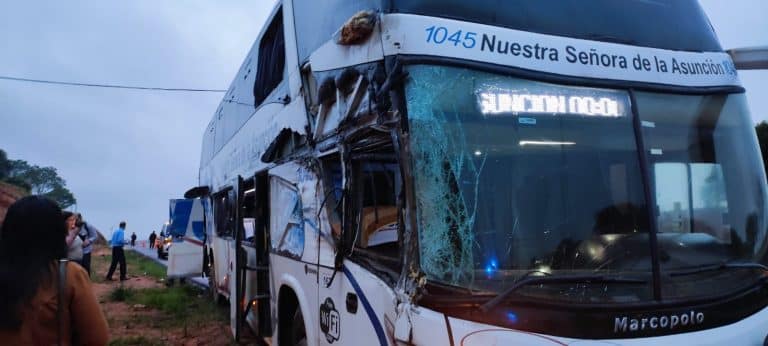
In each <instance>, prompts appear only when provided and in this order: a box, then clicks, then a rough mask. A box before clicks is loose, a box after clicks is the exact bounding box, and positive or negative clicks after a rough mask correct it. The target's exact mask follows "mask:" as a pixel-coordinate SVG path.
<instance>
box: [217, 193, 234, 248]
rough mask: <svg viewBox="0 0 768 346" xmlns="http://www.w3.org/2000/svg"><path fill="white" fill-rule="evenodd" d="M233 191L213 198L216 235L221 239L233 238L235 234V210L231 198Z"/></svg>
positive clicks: (218, 194)
mask: <svg viewBox="0 0 768 346" xmlns="http://www.w3.org/2000/svg"><path fill="white" fill-rule="evenodd" d="M232 191H233V190H231V189H230V190H228V191H226V192H220V193H217V194H216V195H214V197H213V214H214V222H215V226H216V235H218V236H219V237H231V236H232V234H233V233H234V228H233V225H234V223H233V221H234V209H233V208H232V203H233V202H234V199H233V198H232V196H231V192H232Z"/></svg>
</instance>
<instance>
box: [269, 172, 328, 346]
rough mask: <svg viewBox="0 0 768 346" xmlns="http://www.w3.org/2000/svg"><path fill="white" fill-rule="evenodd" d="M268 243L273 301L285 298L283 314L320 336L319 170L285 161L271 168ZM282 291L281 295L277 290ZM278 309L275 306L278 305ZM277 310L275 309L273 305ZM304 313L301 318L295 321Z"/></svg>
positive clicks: (312, 335)
mask: <svg viewBox="0 0 768 346" xmlns="http://www.w3.org/2000/svg"><path fill="white" fill-rule="evenodd" d="M269 175H270V176H269V233H270V234H269V243H270V251H271V256H270V275H271V277H272V283H273V287H272V295H273V296H274V298H275V299H272V302H273V303H276V302H278V300H281V299H284V298H286V297H287V296H288V295H291V294H293V295H295V300H294V299H293V298H287V299H286V300H290V301H291V302H292V303H291V304H287V305H292V306H291V307H290V309H293V310H292V311H286V310H288V309H289V308H286V306H283V307H282V308H281V310H280V311H278V315H281V314H283V315H282V317H281V316H278V318H279V319H283V318H284V317H286V316H289V317H288V318H292V319H294V321H293V323H292V324H293V325H298V324H299V323H302V322H303V324H304V326H305V332H306V336H307V341H308V344H315V343H316V342H315V341H314V340H316V338H317V327H315V326H316V325H317V313H316V311H317V310H316V309H317V306H318V303H317V282H318V269H317V266H318V246H319V245H318V241H319V233H318V231H317V227H318V226H317V224H318V222H317V217H318V215H317V214H318V212H317V210H318V202H317V200H318V197H317V193H318V189H317V186H318V184H319V182H318V179H317V175H316V173H315V172H313V171H312V170H311V169H310V168H308V167H306V166H304V165H299V164H296V163H286V164H283V165H280V166H278V167H275V168H272V169H270V171H269ZM278 295H279V296H278ZM276 309H277V307H276ZM273 311H275V310H273ZM298 319H302V321H296V320H298Z"/></svg>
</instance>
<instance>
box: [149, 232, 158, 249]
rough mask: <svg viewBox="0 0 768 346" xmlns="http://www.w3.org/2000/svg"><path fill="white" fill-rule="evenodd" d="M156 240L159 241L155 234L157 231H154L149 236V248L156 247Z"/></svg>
mask: <svg viewBox="0 0 768 346" xmlns="http://www.w3.org/2000/svg"><path fill="white" fill-rule="evenodd" d="M155 239H157V234H155V231H152V234H150V235H149V248H150V249H153V248H154V247H155Z"/></svg>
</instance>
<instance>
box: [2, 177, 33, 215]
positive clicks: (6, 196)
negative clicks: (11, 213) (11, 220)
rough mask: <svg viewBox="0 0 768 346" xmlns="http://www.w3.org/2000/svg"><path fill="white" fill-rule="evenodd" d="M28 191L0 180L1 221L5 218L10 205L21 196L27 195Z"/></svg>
mask: <svg viewBox="0 0 768 346" xmlns="http://www.w3.org/2000/svg"><path fill="white" fill-rule="evenodd" d="M26 194H27V193H26V192H24V190H22V189H21V188H19V187H18V186H14V185H11V184H6V183H3V182H0V223H2V222H3V220H4V219H5V213H6V212H7V211H8V207H10V206H11V204H13V202H16V200H18V199H19V198H21V197H24V196H26Z"/></svg>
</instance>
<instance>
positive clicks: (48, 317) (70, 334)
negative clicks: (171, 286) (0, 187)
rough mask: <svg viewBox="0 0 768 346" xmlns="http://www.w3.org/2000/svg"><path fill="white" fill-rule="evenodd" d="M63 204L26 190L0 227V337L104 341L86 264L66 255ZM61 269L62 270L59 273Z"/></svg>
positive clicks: (12, 341) (7, 340)
mask: <svg viewBox="0 0 768 346" xmlns="http://www.w3.org/2000/svg"><path fill="white" fill-rule="evenodd" d="M67 233H68V229H67V226H66V223H65V219H64V217H63V215H62V212H61V209H60V208H59V207H58V206H57V205H56V203H54V202H52V201H51V200H49V199H46V198H43V197H39V196H29V197H25V198H22V199H20V200H18V201H17V202H16V203H14V204H13V205H11V207H10V208H9V209H8V213H7V215H6V217H5V221H4V223H3V225H2V227H0V297H2V298H0V343H2V344H6V345H54V344H59V345H69V344H83V345H105V344H106V343H107V341H108V338H109V333H108V329H107V321H106V320H105V319H104V314H103V313H102V312H101V308H100V307H99V304H98V302H97V301H96V297H95V296H94V294H93V291H92V289H91V283H90V280H89V278H88V274H86V272H85V270H84V269H83V268H82V267H81V266H79V265H77V264H75V263H69V262H67V261H63V262H61V263H63V264H61V265H60V264H59V263H60V262H59V260H60V259H65V258H66V256H67V244H66V240H65V237H66V236H67ZM61 273H63V275H61Z"/></svg>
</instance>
